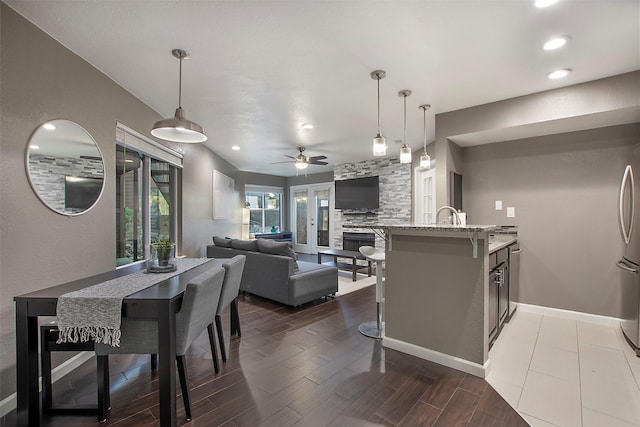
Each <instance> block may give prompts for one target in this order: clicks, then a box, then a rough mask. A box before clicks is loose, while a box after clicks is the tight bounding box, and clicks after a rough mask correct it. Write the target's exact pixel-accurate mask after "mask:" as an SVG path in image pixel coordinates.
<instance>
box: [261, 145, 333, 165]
mask: <svg viewBox="0 0 640 427" xmlns="http://www.w3.org/2000/svg"><path fill="white" fill-rule="evenodd" d="M304 150H305V148H304V147H298V151H299V152H300V154H298V155H297V156H296V157H293V156H288V155H286V154H285V157H288V158H290V159H292V160H287V161H284V162H275V163H272V164H276V163H295V165H296V168H297V169H306V168H307V167H308V166H309V165H328V164H329V163H327V162H323V160H324V159H326V158H327V156H311V157H307V156H305V155H304V154H302V152H303V151H304Z"/></svg>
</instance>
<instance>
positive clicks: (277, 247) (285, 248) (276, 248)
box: [256, 239, 298, 261]
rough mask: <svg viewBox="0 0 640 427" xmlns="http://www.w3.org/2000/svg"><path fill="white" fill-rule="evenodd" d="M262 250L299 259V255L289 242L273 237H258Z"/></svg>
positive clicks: (259, 246)
mask: <svg viewBox="0 0 640 427" xmlns="http://www.w3.org/2000/svg"><path fill="white" fill-rule="evenodd" d="M256 242H257V243H258V249H259V250H260V252H264V253H266V254H272V255H285V256H288V257H291V258H293V260H294V261H295V260H297V259H298V257H297V256H296V253H295V252H294V251H293V249H292V248H291V246H290V245H289V243H288V242H276V241H273V240H271V239H257V240H256Z"/></svg>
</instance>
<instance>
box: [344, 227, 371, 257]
mask: <svg viewBox="0 0 640 427" xmlns="http://www.w3.org/2000/svg"><path fill="white" fill-rule="evenodd" d="M375 245H376V235H375V233H358V232H350V231H345V232H343V233H342V249H343V250H345V251H356V252H357V251H358V249H359V248H360V246H375Z"/></svg>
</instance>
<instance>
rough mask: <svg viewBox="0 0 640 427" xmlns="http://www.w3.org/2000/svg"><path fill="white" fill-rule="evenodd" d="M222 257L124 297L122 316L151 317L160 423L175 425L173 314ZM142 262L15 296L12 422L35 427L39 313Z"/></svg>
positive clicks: (140, 267)
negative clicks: (155, 329) (191, 287)
mask: <svg viewBox="0 0 640 427" xmlns="http://www.w3.org/2000/svg"><path fill="white" fill-rule="evenodd" d="M224 261H227V260H223V259H212V260H211V261H210V262H205V263H204V264H201V265H199V266H197V267H194V268H192V269H190V270H187V271H184V272H181V273H179V274H177V275H175V276H172V277H170V278H168V279H166V280H162V281H160V282H158V283H156V284H155V285H152V286H150V287H148V288H146V289H143V290H141V291H139V292H136V293H133V294H131V295H129V296H127V297H125V298H124V300H123V304H122V316H123V317H133V318H146V319H156V320H157V322H158V342H159V352H158V355H159V358H158V359H159V360H158V375H159V384H160V387H159V388H160V390H159V400H160V425H161V426H172V427H173V426H175V425H176V368H175V359H176V344H175V339H176V330H175V327H176V312H178V311H179V310H180V306H181V304H182V296H183V293H184V291H185V289H186V286H187V284H188V283H189V281H190V280H191V279H193V278H194V277H196V276H197V275H199V274H201V273H203V272H205V271H206V270H207V269H209V268H211V267H212V266H213V265H222V263H223V262H224ZM144 268H145V265H144V263H137V264H131V265H127V266H125V267H123V268H119V269H117V270H112V271H108V272H105V273H101V274H97V275H95V276H91V277H86V278H83V279H79V280H74V281H72V282H68V283H64V284H61V285H57V286H52V287H50V288H46V289H41V290H39V291H35V292H30V293H27V294H24V295H19V296H16V297H14V301H15V304H16V369H17V378H18V380H17V407H16V410H17V420H18V425H19V426H37V425H40V399H39V396H38V389H39V386H38V329H39V328H38V317H39V316H55V315H56V306H57V302H58V297H60V296H61V295H63V294H66V293H68V292H72V291H77V290H80V289H83V288H86V287H89V286H93V285H96V284H99V283H102V282H106V281H108V280H111V279H115V278H117V277H122V276H125V275H128V274H132V273H135V272H138V271H141V270H143V269H144Z"/></svg>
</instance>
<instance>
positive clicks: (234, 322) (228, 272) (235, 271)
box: [215, 255, 247, 363]
mask: <svg viewBox="0 0 640 427" xmlns="http://www.w3.org/2000/svg"><path fill="white" fill-rule="evenodd" d="M246 259H247V257H246V256H245V255H236V256H234V257H233V258H231V259H230V260H229V262H226V263H224V264H222V267H223V268H224V269H225V275H224V283H223V284H222V293H221V295H220V301H219V302H218V309H217V310H216V315H215V322H216V330H217V332H218V343H220V355H221V356H222V361H223V362H225V363H226V361H227V352H226V349H225V346H224V334H223V332H222V320H221V319H220V313H221V312H222V310H224V309H225V308H226V307H227V306H229V305H231V307H230V308H231V312H230V315H229V316H230V322H231V325H230V335H235V334H238V336H240V335H241V331H240V315H239V314H238V294H239V293H240V282H241V281H242V273H243V272H244V263H245V261H246Z"/></svg>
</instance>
